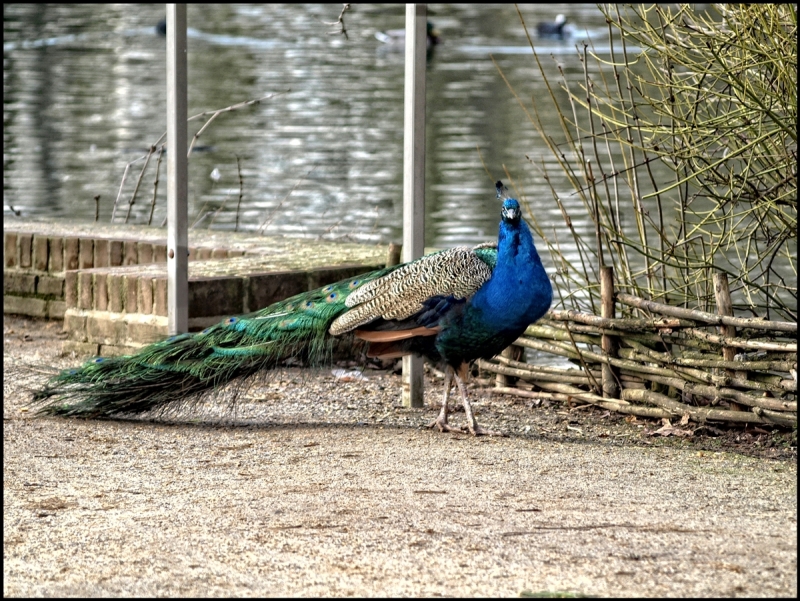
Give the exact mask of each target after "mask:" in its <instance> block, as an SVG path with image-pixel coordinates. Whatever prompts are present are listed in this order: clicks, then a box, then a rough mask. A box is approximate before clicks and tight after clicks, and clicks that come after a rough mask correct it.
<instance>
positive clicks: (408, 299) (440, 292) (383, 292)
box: [328, 247, 492, 336]
mask: <svg viewBox="0 0 800 601" xmlns="http://www.w3.org/2000/svg"><path fill="white" fill-rule="evenodd" d="M491 276H492V269H491V267H490V266H489V265H488V264H487V261H486V260H485V259H484V258H482V257H481V256H479V254H478V252H476V251H475V250H473V249H470V248H466V247H457V248H451V249H449V250H444V251H441V252H437V253H433V254H430V255H425V256H424V257H421V258H419V259H417V260H416V261H412V262H410V263H406V264H405V265H403V266H402V267H399V268H398V269H396V270H394V271H392V272H391V273H388V274H387V275H384V276H382V277H380V278H376V279H374V280H372V281H370V282H367V283H365V284H364V285H362V286H361V287H360V288H358V289H357V290H354V291H353V292H352V293H350V294H349V295H348V296H347V298H346V299H345V305H346V306H347V307H348V308H349V310H348V311H347V312H346V313H344V314H342V315H340V316H338V317H337V318H336V319H335V320H333V322H332V324H331V326H330V328H329V330H328V331H329V332H330V334H331V335H333V336H338V335H340V334H343V333H345V332H349V331H351V330H353V329H355V328H357V327H358V326H361V325H364V324H365V323H369V322H371V321H373V320H374V319H377V318H379V317H380V318H383V319H385V320H402V319H405V318H407V317H410V316H411V315H414V314H415V313H417V312H419V311H421V310H422V309H423V308H424V306H423V303H424V302H425V301H426V300H428V299H430V298H432V297H435V296H444V297H450V296H452V297H454V298H456V299H464V298H468V297H470V296H472V295H473V294H474V293H475V291H476V290H478V288H480V287H481V286H482V285H483V284H485V283H486V282H487V281H489V278H490V277H491Z"/></svg>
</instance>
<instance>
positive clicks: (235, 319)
mask: <svg viewBox="0 0 800 601" xmlns="http://www.w3.org/2000/svg"><path fill="white" fill-rule="evenodd" d="M237 321H239V319H238V318H237V317H231V318H230V319H228V323H236V322H237Z"/></svg>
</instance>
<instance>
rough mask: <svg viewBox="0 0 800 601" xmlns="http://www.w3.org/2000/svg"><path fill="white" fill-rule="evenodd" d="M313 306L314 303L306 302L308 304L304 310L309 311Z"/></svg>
mask: <svg viewBox="0 0 800 601" xmlns="http://www.w3.org/2000/svg"><path fill="white" fill-rule="evenodd" d="M313 306H314V303H313V302H312V301H308V302H306V308H307V309H310V308H311V307H313Z"/></svg>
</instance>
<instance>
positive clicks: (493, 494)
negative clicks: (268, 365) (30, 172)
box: [3, 316, 797, 597]
mask: <svg viewBox="0 0 800 601" xmlns="http://www.w3.org/2000/svg"><path fill="white" fill-rule="evenodd" d="M60 325H61V324H60V323H58V322H40V321H34V320H27V319H21V318H14V317H9V316H6V317H5V319H4V342H5V344H4V382H3V384H4V411H3V419H4V422H3V426H4V440H3V448H4V470H3V483H4V490H3V500H4V508H3V516H4V529H3V556H4V563H3V575H4V579H3V592H4V595H5V596H81V597H82V596H156V595H158V596H234V595H236V596H239V595H248V596H251V595H252V596H255V595H258V596H261V595H270V596H285V595H292V596H311V595H315V596H317V595H326V596H331V595H335V596H352V595H355V596H378V595H393V596H397V595H404V596H423V595H424V596H452V595H469V596H496V595H502V596H518V595H520V594H521V593H523V592H524V591H530V592H549V593H557V592H572V593H576V594H583V595H598V596H741V597H744V596H747V597H751V596H761V597H773V596H776V597H778V596H779V597H796V595H797V485H796V479H797V467H796V442H795V440H796V438H795V436H794V435H793V434H792V433H782V432H778V431H776V432H771V431H758V430H755V429H750V430H744V429H742V428H739V429H732V430H725V429H722V427H720V429H716V428H715V429H706V430H702V431H700V430H698V431H696V432H695V433H694V435H693V436H691V437H686V438H675V437H669V438H664V437H661V436H656V435H654V433H655V432H657V431H658V430H659V429H660V428H661V424H660V423H657V422H655V421H632V422H629V421H626V420H624V419H622V418H621V417H620V416H616V415H611V414H607V413H603V412H600V411H597V410H595V409H594V408H591V407H572V408H568V407H566V406H564V405H561V404H554V405H552V406H540V407H533V406H532V405H531V403H530V401H529V400H522V399H517V398H512V397H502V396H493V395H492V394H491V393H490V392H488V391H486V390H482V389H479V388H472V389H471V390H470V394H471V395H472V398H473V399H474V406H475V407H476V415H477V417H478V420H479V422H480V423H481V424H482V425H484V426H487V427H490V428H492V429H501V430H504V431H506V432H508V433H509V434H510V436H509V437H508V438H473V437H470V436H466V435H460V434H440V433H438V432H433V431H431V430H428V429H426V428H424V424H425V423H427V422H429V421H430V420H432V419H433V418H434V417H435V415H436V409H435V407H434V406H435V405H438V400H439V395H440V390H441V380H438V379H435V378H429V380H428V382H427V387H426V403H427V406H426V408H424V409H421V410H410V409H404V408H402V407H401V406H400V399H399V396H400V395H399V390H400V385H399V378H398V377H397V376H395V375H392V374H387V373H380V372H369V371H367V372H365V373H366V375H367V378H366V379H365V380H352V381H342V380H339V381H337V380H336V379H335V378H334V377H333V376H332V375H331V371H330V370H324V371H321V370H317V371H311V370H299V369H286V370H281V371H279V372H276V373H275V374H274V375H273V377H271V378H270V379H268V380H266V381H264V382H261V383H258V384H256V385H254V386H253V387H252V388H250V389H249V390H248V392H247V393H246V394H245V397H244V398H243V399H242V402H241V403H240V404H239V406H238V407H237V409H236V411H235V412H231V411H228V410H225V409H224V408H223V405H224V403H214V402H207V403H204V404H203V405H201V406H198V407H194V408H191V409H187V410H185V411H183V412H182V413H180V414H176V415H173V416H170V417H169V419H161V420H158V421H145V420H129V421H124V420H116V421H91V420H68V419H56V418H32V417H31V416H30V412H27V411H25V407H24V403H25V401H26V400H27V398H28V393H27V392H26V390H27V388H28V387H29V386H31V385H35V384H36V383H37V382H41V381H42V379H43V378H44V375H42V373H41V370H42V368H48V369H52V368H54V367H58V368H61V367H66V366H69V365H75V364H76V363H77V362H79V359H76V358H72V357H60V356H59V347H60V334H59V328H60ZM461 419H463V413H458V412H457V413H456V414H455V415H454V416H453V420H454V421H457V420H461ZM695 427H696V426H695ZM686 428H688V430H687V431H689V432H691V428H689V427H688V426H687V427H686ZM686 428H685V429H686ZM708 434H714V435H713V436H710V435H708Z"/></svg>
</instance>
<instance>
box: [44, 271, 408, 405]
mask: <svg viewBox="0 0 800 601" xmlns="http://www.w3.org/2000/svg"><path fill="white" fill-rule="evenodd" d="M392 269H393V268H387V269H384V270H380V271H376V272H372V273H369V274H366V275H364V276H361V277H359V278H355V279H351V280H345V281H342V282H338V283H336V284H331V285H329V286H325V287H324V288H320V289H318V290H314V291H312V292H306V293H303V294H298V295H296V296H294V297H291V298H289V299H286V300H284V301H281V302H278V303H275V304H273V305H270V306H269V307H266V308H265V309H262V310H260V311H257V312H255V313H251V314H249V315H243V316H239V317H230V318H228V319H226V320H224V321H223V322H221V323H219V324H216V325H214V326H211V327H209V328H207V329H205V330H203V331H202V332H198V333H196V334H181V335H178V336H173V337H170V338H167V339H166V340H163V341H161V342H157V343H155V344H151V345H149V346H147V347H145V348H143V349H142V350H141V351H139V352H138V353H136V354H135V355H126V356H123V357H115V358H105V357H97V358H95V359H92V360H91V361H88V362H87V363H85V364H84V365H82V366H81V367H78V368H75V369H69V370H65V371H62V372H61V373H59V374H58V375H56V376H54V377H53V378H51V379H50V381H49V382H48V383H47V384H46V385H45V386H44V387H43V388H42V389H41V390H39V391H37V392H36V393H34V397H33V401H32V403H33V404H34V405H39V410H38V412H39V413H40V414H48V415H61V416H75V417H92V418H97V417H113V416H119V415H123V414H132V413H134V414H135V413H142V412H146V411H153V410H156V411H163V410H165V409H166V408H167V407H168V406H169V407H174V406H176V405H180V404H181V402H185V401H189V400H191V399H195V398H202V394H203V393H207V392H211V391H213V390H216V389H217V388H219V387H220V386H223V385H224V384H226V383H228V382H230V381H231V380H234V379H237V378H243V377H247V376H250V375H252V374H254V373H256V372H258V371H260V370H265V369H271V368H273V367H276V366H278V365H280V364H281V363H283V362H284V361H286V360H287V359H290V358H298V359H300V360H301V361H303V362H304V363H307V364H317V365H319V364H324V363H326V362H330V360H331V359H332V357H333V355H334V353H335V352H338V351H339V350H342V349H343V348H350V346H351V345H353V344H354V338H353V336H352V334H349V333H348V334H345V335H342V336H338V337H334V336H331V335H330V334H329V333H328V328H329V326H330V324H331V322H332V321H333V320H334V319H335V318H336V317H337V316H339V315H341V314H342V313H344V312H345V311H347V307H346V305H345V302H344V301H345V299H346V298H347V295H348V294H349V293H350V292H351V291H352V290H353V289H355V288H357V287H359V286H360V285H361V284H363V283H365V282H368V281H370V280H372V279H374V278H377V277H380V276H382V275H385V274H386V273H388V272H389V271H392Z"/></svg>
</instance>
